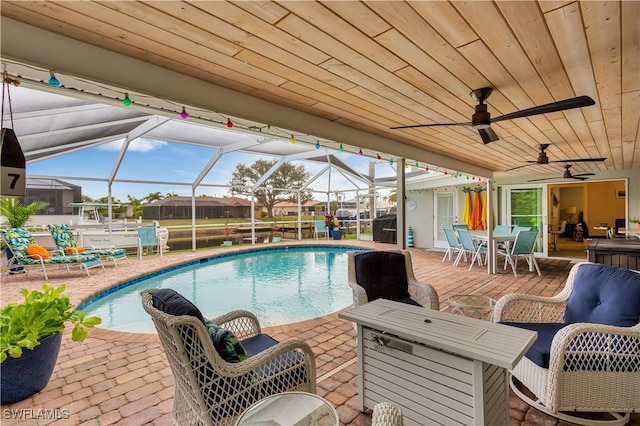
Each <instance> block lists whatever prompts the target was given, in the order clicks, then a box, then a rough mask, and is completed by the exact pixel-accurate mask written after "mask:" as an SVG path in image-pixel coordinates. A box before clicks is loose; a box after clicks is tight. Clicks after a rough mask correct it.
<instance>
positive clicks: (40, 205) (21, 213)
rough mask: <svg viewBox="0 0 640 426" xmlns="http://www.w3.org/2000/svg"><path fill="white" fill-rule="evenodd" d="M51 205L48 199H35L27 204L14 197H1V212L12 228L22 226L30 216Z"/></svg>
mask: <svg viewBox="0 0 640 426" xmlns="http://www.w3.org/2000/svg"><path fill="white" fill-rule="evenodd" d="M48 206H49V203H47V202H46V201H34V202H32V203H29V204H27V205H26V206H25V205H24V204H22V203H21V202H20V200H19V199H17V198H14V197H2V199H0V213H2V216H4V217H5V218H6V220H7V223H8V224H9V226H10V227H11V228H21V227H23V226H24V224H25V223H27V221H28V220H29V218H30V217H31V216H32V215H33V214H34V213H36V212H37V211H38V210H42V209H44V208H46V207H48Z"/></svg>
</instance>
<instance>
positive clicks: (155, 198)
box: [145, 191, 164, 203]
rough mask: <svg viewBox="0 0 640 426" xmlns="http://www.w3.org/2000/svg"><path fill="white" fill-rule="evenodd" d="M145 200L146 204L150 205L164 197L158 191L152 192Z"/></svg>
mask: <svg viewBox="0 0 640 426" xmlns="http://www.w3.org/2000/svg"><path fill="white" fill-rule="evenodd" d="M145 198H146V199H147V203H151V202H153V201H160V200H162V199H163V198H164V195H162V193H161V192H160V191H158V192H152V193H150V194H149V195H147V196H146V197H145Z"/></svg>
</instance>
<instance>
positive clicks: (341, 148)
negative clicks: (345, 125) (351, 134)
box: [338, 142, 344, 152]
mask: <svg viewBox="0 0 640 426" xmlns="http://www.w3.org/2000/svg"><path fill="white" fill-rule="evenodd" d="M338 151H340V152H343V151H344V147H343V146H342V142H340V148H338Z"/></svg>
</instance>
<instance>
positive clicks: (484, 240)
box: [469, 230, 516, 274]
mask: <svg viewBox="0 0 640 426" xmlns="http://www.w3.org/2000/svg"><path fill="white" fill-rule="evenodd" d="M469 234H470V235H471V238H472V239H474V240H477V241H480V243H481V244H483V245H485V246H487V249H489V247H488V245H489V233H488V232H487V231H486V230H484V231H469ZM515 239H516V234H511V233H504V232H500V233H495V234H493V235H492V240H493V245H492V246H491V248H490V250H489V251H488V256H489V259H488V260H489V261H488V262H487V272H488V273H490V274H495V273H496V264H497V259H498V243H499V242H502V243H506V244H507V245H508V244H510V243H512V242H514V241H515Z"/></svg>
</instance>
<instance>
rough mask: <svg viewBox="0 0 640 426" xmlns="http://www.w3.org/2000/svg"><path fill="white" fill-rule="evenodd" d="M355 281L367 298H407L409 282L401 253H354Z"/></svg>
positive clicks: (370, 299) (371, 299)
mask: <svg viewBox="0 0 640 426" xmlns="http://www.w3.org/2000/svg"><path fill="white" fill-rule="evenodd" d="M355 269H356V281H357V282H358V285H360V286H361V287H363V288H364V290H365V291H366V292H367V299H369V301H370V302H371V301H373V300H376V299H381V298H382V299H392V300H394V299H409V297H410V296H409V290H408V288H409V284H408V281H407V271H406V269H405V260H404V255H403V254H402V253H397V252H387V251H370V252H365V253H358V254H356V255H355Z"/></svg>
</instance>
